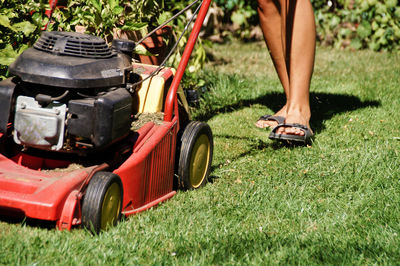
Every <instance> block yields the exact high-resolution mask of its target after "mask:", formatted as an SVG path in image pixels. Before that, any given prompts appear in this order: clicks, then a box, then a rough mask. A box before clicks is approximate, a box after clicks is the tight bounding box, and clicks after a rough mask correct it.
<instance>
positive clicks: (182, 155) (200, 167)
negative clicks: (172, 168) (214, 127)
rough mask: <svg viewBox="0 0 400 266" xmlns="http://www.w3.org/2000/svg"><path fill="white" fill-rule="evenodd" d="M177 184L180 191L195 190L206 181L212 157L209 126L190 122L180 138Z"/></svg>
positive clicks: (211, 138) (211, 140)
mask: <svg viewBox="0 0 400 266" xmlns="http://www.w3.org/2000/svg"><path fill="white" fill-rule="evenodd" d="M180 141H181V143H180V149H179V151H178V158H177V159H178V169H177V176H178V184H179V187H180V188H181V189H184V190H187V189H196V188H199V187H201V186H203V185H204V184H205V183H206V182H207V179H208V176H209V174H210V169H211V162H212V156H213V146H214V143H213V135H212V131H211V128H210V126H209V125H207V124H206V123H202V122H197V121H192V122H190V123H189V124H188V125H187V126H186V127H185V128H184V131H183V133H182V137H181V138H180Z"/></svg>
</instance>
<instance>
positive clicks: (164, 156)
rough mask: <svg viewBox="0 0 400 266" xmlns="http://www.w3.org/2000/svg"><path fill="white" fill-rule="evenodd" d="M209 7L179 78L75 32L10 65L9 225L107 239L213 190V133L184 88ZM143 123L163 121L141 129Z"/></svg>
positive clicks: (4, 196)
mask: <svg viewBox="0 0 400 266" xmlns="http://www.w3.org/2000/svg"><path fill="white" fill-rule="evenodd" d="M198 2H199V0H198V1H195V2H193V3H192V4H191V5H189V6H188V8H189V7H191V6H193V5H194V4H196V3H198ZM210 2H211V0H203V1H202V2H201V4H199V5H198V8H197V10H196V12H194V13H195V14H196V13H197V18H196V21H195V23H194V26H193V28H192V31H191V34H190V37H189V40H188V42H187V44H186V47H185V50H184V53H183V55H182V59H181V61H180V64H179V66H178V68H177V69H176V71H175V70H174V69H172V68H168V67H164V66H163V64H164V62H165V61H164V62H163V64H161V65H160V66H154V65H146V64H141V63H138V62H134V63H132V51H133V49H134V47H135V45H136V44H137V43H134V42H133V41H129V40H114V41H113V43H112V47H109V45H108V44H107V43H106V42H105V41H104V40H103V39H101V38H99V37H95V36H91V35H86V34H80V33H75V32H43V33H42V35H41V37H40V38H39V39H38V41H37V42H36V43H35V44H34V46H33V47H31V48H29V49H27V50H26V51H24V52H23V53H22V54H21V55H20V56H19V57H18V58H17V60H16V61H15V62H14V63H13V64H11V65H10V67H9V71H10V73H11V74H13V75H14V76H15V77H13V78H9V79H6V80H3V81H1V82H0V213H1V214H2V215H4V216H22V217H24V216H25V217H28V218H34V219H40V220H48V221H54V222H56V225H57V227H58V228H59V229H60V230H62V229H68V230H70V229H71V227H72V226H77V225H83V226H85V227H86V228H88V229H89V230H92V231H93V232H99V231H100V230H103V229H106V228H107V227H109V226H112V225H115V224H116V223H117V221H118V220H119V219H120V217H121V215H125V216H129V215H131V214H135V213H137V212H140V211H143V210H146V209H148V208H151V207H153V206H155V205H157V204H158V203H160V202H162V201H165V200H167V199H169V198H171V197H172V196H173V195H174V194H175V193H176V191H175V190H176V188H177V187H180V188H183V189H195V188H198V187H200V186H202V185H204V184H205V182H206V181H207V178H208V175H209V173H210V166H211V161H212V155H213V137H212V132H211V129H210V127H209V126H208V125H207V124H206V123H202V122H196V121H190V119H188V118H190V116H189V115H188V113H187V112H186V109H185V108H183V107H182V106H185V104H183V105H182V104H181V103H182V102H183V103H185V97H184V95H183V93H182V89H181V88H180V86H179V84H180V82H181V79H182V77H183V74H184V71H185V68H186V66H187V63H188V60H189V58H190V55H191V52H192V50H193V47H194V45H195V43H196V39H197V37H198V34H199V32H200V29H201V26H202V23H203V21H204V18H205V16H206V13H207V10H208V8H209V5H210ZM54 6H55V5H54ZM182 11H183V10H182ZM193 19H194V16H193V18H192V20H193ZM167 23H168V21H167ZM189 23H190V22H189ZM188 25H189V24H188ZM160 26H162V25H160ZM178 96H179V97H178ZM144 114H147V115H150V117H152V115H153V116H154V117H156V116H158V117H160V116H161V119H158V120H155V118H151V119H150V120H149V121H142V124H140V123H139V125H136V126H133V124H132V122H138V120H140V119H139V118H138V117H140V116H142V115H144ZM139 122H140V121H139Z"/></svg>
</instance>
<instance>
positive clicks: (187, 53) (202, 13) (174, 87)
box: [164, 0, 211, 122]
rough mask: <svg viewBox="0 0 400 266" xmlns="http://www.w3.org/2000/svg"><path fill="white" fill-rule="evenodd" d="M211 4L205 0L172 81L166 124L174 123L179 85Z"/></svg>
mask: <svg viewBox="0 0 400 266" xmlns="http://www.w3.org/2000/svg"><path fill="white" fill-rule="evenodd" d="M210 3H211V0H203V2H202V4H201V8H200V11H199V14H198V15H197V19H196V21H195V23H194V26H193V30H192V32H191V33H190V36H189V40H188V42H187V44H186V47H185V50H184V51H183V54H182V59H181V61H180V62H179V65H178V68H177V70H176V74H175V77H174V79H173V80H172V83H171V87H170V89H169V91H168V94H167V98H166V101H165V109H164V121H166V122H171V121H172V113H173V110H174V102H175V97H176V92H177V90H178V87H179V84H180V83H181V80H182V77H183V74H184V73H185V69H186V66H187V64H188V62H189V59H190V55H191V54H192V51H193V48H194V45H195V44H196V41H197V37H198V36H199V33H200V30H201V26H202V25H203V22H204V19H205V17H206V15H207V11H208V8H209V7H210Z"/></svg>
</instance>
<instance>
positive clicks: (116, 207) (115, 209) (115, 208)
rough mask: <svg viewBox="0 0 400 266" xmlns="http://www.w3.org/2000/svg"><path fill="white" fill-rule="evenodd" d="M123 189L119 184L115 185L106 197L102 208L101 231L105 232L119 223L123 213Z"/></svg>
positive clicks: (110, 188)
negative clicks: (118, 220) (120, 215)
mask: <svg viewBox="0 0 400 266" xmlns="http://www.w3.org/2000/svg"><path fill="white" fill-rule="evenodd" d="M121 200H122V199H121V188H120V187H119V185H118V184H117V183H113V184H112V185H111V186H110V187H109V188H108V189H107V192H106V194H105V195H104V200H103V205H102V208H101V229H102V230H105V229H107V227H108V226H110V225H113V224H115V223H116V222H117V219H118V216H119V213H120V212H121V210H120V208H121V207H120V206H121Z"/></svg>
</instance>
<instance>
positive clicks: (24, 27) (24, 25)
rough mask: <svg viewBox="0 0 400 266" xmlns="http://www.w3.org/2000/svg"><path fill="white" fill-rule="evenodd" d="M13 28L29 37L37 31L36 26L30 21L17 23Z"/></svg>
mask: <svg viewBox="0 0 400 266" xmlns="http://www.w3.org/2000/svg"><path fill="white" fill-rule="evenodd" d="M13 27H14V28H15V29H16V30H17V31H21V32H22V33H23V34H24V35H25V36H29V35H30V34H31V33H33V32H34V31H35V30H36V26H35V25H33V24H32V23H30V22H29V21H23V22H20V23H16V24H14V25H13Z"/></svg>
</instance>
